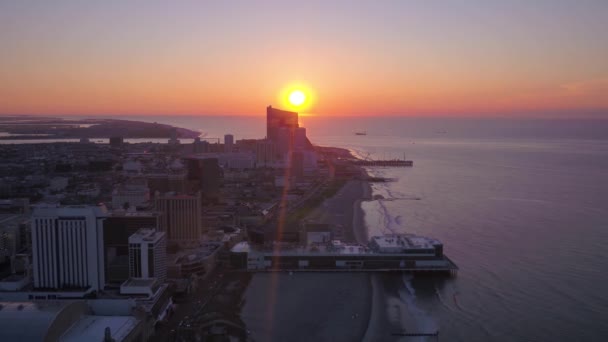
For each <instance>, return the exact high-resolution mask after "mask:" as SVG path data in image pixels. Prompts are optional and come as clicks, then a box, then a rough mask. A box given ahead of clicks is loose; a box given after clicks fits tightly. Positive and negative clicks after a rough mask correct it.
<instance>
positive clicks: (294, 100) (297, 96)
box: [289, 90, 306, 107]
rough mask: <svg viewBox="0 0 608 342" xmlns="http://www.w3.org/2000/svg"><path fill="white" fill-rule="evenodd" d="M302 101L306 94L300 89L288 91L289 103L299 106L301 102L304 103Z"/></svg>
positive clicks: (304, 99)
mask: <svg viewBox="0 0 608 342" xmlns="http://www.w3.org/2000/svg"><path fill="white" fill-rule="evenodd" d="M304 102H306V95H305V94H304V92H303V91H301V90H294V91H292V92H291V93H289V103H291V104H292V105H294V106H296V107H297V106H301V105H302V104H304Z"/></svg>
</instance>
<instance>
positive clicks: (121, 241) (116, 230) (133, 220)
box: [103, 210, 161, 285]
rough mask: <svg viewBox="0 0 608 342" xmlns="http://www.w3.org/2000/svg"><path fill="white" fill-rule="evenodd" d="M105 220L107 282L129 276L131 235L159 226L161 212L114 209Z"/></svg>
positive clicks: (112, 282)
mask: <svg viewBox="0 0 608 342" xmlns="http://www.w3.org/2000/svg"><path fill="white" fill-rule="evenodd" d="M108 215H109V216H108V217H107V218H106V219H105V221H104V222H103V241H104V256H105V259H104V261H105V269H106V272H105V277H106V283H107V284H115V285H117V284H121V283H122V282H124V281H125V280H127V279H128V278H129V236H131V235H133V234H135V233H136V232H137V231H138V230H139V229H141V228H157V227H159V224H160V216H161V214H160V213H158V212H151V211H136V212H130V211H124V210H114V211H112V212H110V213H109V214H108Z"/></svg>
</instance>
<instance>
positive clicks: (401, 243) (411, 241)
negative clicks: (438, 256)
mask: <svg viewBox="0 0 608 342" xmlns="http://www.w3.org/2000/svg"><path fill="white" fill-rule="evenodd" d="M372 240H373V241H374V242H375V243H376V244H378V246H379V247H380V248H425V249H427V248H433V247H434V245H436V244H439V243H440V242H439V241H437V240H435V239H431V238H428V237H424V236H416V235H411V234H391V235H382V236H373V237H372Z"/></svg>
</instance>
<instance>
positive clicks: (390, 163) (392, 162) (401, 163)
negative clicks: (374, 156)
mask: <svg viewBox="0 0 608 342" xmlns="http://www.w3.org/2000/svg"><path fill="white" fill-rule="evenodd" d="M353 164H354V165H359V166H382V167H412V166H414V161H413V160H401V159H389V160H356V161H353Z"/></svg>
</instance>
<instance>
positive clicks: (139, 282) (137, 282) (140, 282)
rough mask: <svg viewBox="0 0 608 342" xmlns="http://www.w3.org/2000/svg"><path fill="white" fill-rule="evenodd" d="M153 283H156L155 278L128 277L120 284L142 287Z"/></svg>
mask: <svg viewBox="0 0 608 342" xmlns="http://www.w3.org/2000/svg"><path fill="white" fill-rule="evenodd" d="M154 284H156V278H150V279H143V278H129V279H127V280H126V281H125V282H124V283H123V284H122V286H133V287H143V286H153V285H154Z"/></svg>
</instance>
